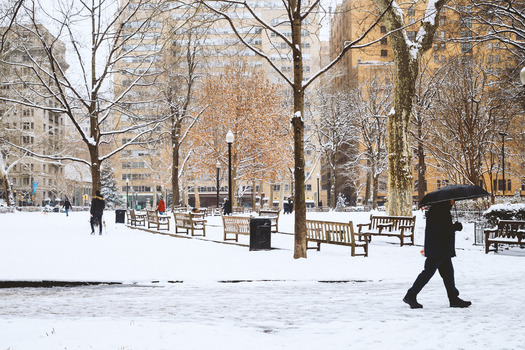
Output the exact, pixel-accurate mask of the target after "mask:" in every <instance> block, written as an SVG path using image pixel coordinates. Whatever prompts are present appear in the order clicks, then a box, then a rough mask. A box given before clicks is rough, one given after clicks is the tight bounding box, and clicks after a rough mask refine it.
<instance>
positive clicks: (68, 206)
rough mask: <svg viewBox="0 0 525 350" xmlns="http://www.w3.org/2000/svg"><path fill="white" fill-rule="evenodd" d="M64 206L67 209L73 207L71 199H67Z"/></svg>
mask: <svg viewBox="0 0 525 350" xmlns="http://www.w3.org/2000/svg"><path fill="white" fill-rule="evenodd" d="M64 208H66V209H67V210H69V209H70V208H71V203H70V202H69V201H65V202H64Z"/></svg>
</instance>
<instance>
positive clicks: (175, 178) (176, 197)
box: [171, 121, 181, 208]
mask: <svg viewBox="0 0 525 350" xmlns="http://www.w3.org/2000/svg"><path fill="white" fill-rule="evenodd" d="M172 125H173V127H172V132H171V145H172V148H173V153H172V167H171V189H172V201H173V204H172V208H174V207H178V206H179V205H180V193H179V153H180V143H179V138H180V131H181V123H180V122H176V121H173V122H172Z"/></svg>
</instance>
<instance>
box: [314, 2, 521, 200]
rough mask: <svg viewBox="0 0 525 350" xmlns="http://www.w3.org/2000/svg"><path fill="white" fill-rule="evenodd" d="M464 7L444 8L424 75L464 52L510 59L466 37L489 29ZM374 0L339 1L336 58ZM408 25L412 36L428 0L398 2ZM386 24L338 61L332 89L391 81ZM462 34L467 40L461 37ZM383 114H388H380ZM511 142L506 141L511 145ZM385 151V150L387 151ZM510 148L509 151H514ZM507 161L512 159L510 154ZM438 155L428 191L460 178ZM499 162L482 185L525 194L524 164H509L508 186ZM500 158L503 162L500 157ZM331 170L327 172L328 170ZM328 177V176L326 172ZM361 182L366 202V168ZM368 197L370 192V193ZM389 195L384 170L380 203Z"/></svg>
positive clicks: (498, 61)
mask: <svg viewBox="0 0 525 350" xmlns="http://www.w3.org/2000/svg"><path fill="white" fill-rule="evenodd" d="M464 5H465V6H458V7H457V8H456V9H452V8H448V7H447V8H445V9H444V10H443V11H442V13H441V15H440V23H439V24H440V27H439V28H438V31H437V33H436V36H435V40H434V44H433V47H432V49H431V50H429V51H428V52H427V54H426V55H425V57H424V58H423V59H422V62H423V64H424V65H425V69H424V70H423V69H422V70H421V71H423V72H424V73H423V74H427V75H429V74H435V73H437V72H439V70H440V68H442V67H443V66H444V65H445V64H446V63H447V62H448V60H449V59H450V58H453V57H463V58H464V59H467V60H469V59H472V58H473V57H480V56H483V55H485V56H486V62H488V63H489V64H492V65H493V66H492V67H499V68H503V67H504V64H506V63H508V59H506V53H505V51H503V50H499V44H498V43H497V42H485V43H479V44H477V45H474V44H473V43H472V42H468V40H466V39H468V38H469V37H471V36H472V35H473V34H472V33H473V30H477V31H480V30H481V31H483V30H487V28H481V27H479V26H478V27H476V28H473V26H476V24H475V23H474V21H473V20H472V13H471V11H472V7H471V6H469V4H468V2H465V4H464ZM374 6H375V5H374V4H373V3H372V2H371V1H369V0H359V1H349V0H345V1H343V2H342V3H341V4H340V5H338V7H337V9H336V11H335V13H334V15H333V17H332V20H331V35H330V52H331V57H332V58H334V57H335V56H336V55H337V54H338V52H339V50H340V48H341V47H343V46H344V45H345V43H348V42H351V41H354V40H356V39H357V38H358V36H359V35H360V34H361V33H362V29H363V28H365V27H366V26H369V25H370V24H371V23H372V22H373V20H374V17H369V16H370V11H369V9H370V8H373V7H374ZM400 6H401V8H402V10H403V13H404V19H405V23H406V24H413V27H408V28H407V31H406V34H407V38H408V39H414V38H415V36H416V34H417V31H418V29H419V22H418V19H420V18H421V17H422V16H423V14H424V13H425V9H426V6H427V2H424V1H420V2H417V3H415V4H413V3H409V4H408V3H407V4H400ZM386 33H387V31H386V28H385V27H384V26H383V25H381V24H379V26H378V27H376V28H374V29H373V30H372V32H371V33H370V36H369V40H368V41H370V40H379V41H378V42H377V43H375V44H373V45H371V46H369V47H366V48H363V49H361V50H351V51H350V52H349V53H348V54H347V55H346V57H345V58H344V59H343V60H342V61H341V62H340V63H339V64H338V71H339V74H340V75H339V76H338V77H337V78H335V79H334V84H333V88H334V89H349V88H352V87H355V86H362V85H363V84H366V83H367V82H368V81H370V78H371V77H374V76H375V77H381V76H383V77H384V79H383V82H384V84H385V85H390V84H392V83H393V81H391V80H390V77H391V76H392V74H391V72H392V68H393V56H392V50H391V47H390V43H389V39H388V37H384V38H382V36H383V35H384V34H386ZM451 38H460V40H456V41H455V42H454V41H451V40H450V39H451ZM461 39H463V40H461ZM382 117H385V116H382ZM507 145H508V144H507ZM384 152H386V149H385V150H384ZM510 153H511V152H509V154H510ZM507 161H509V160H508V159H507ZM417 162H418V161H417V159H416V158H414V161H413V164H414V179H416V181H415V183H414V201H417V198H418V192H417V187H418V183H417V179H418V174H417V171H416V169H417V168H416V165H417ZM436 162H437V161H436V159H434V158H433V157H432V156H431V155H429V154H427V155H426V183H425V184H424V188H425V190H426V192H430V191H433V190H436V189H438V188H440V187H442V186H444V185H447V184H449V183H454V182H455V181H460V180H456V179H453V178H451V177H450V175H447V172H446V171H441V170H439V169H440V167H439V166H437V163H436ZM497 163H498V161H497V160H496V161H495V164H494V165H493V166H494V167H495V168H496V169H497V170H496V171H495V172H494V170H493V169H485V174H486V175H484V176H483V179H482V180H481V185H482V186H484V187H485V188H486V189H487V190H488V191H489V192H491V193H493V194H494V195H498V194H503V192H502V188H506V194H507V195H512V194H515V193H518V194H521V195H522V196H523V195H525V180H524V176H525V175H524V172H523V169H521V170H520V169H519V167H520V165H518V164H515V165H512V164H507V166H506V169H507V170H506V180H505V182H506V186H504V184H503V179H502V171H501V165H500V164H497ZM499 163H501V161H499ZM327 175H328V174H327ZM323 177H324V178H328V176H323ZM361 178H362V185H361V186H358V188H356V190H357V191H358V193H357V202H358V204H368V203H363V198H365V197H366V196H365V191H366V187H367V186H365V185H364V183H365V182H366V178H367V174H366V171H363V173H362V175H361ZM369 198H370V197H369ZM385 199H386V172H384V173H383V174H382V175H381V177H380V182H379V193H378V202H379V204H380V205H381V204H384V201H385Z"/></svg>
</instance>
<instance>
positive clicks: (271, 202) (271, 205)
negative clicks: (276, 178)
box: [268, 179, 273, 209]
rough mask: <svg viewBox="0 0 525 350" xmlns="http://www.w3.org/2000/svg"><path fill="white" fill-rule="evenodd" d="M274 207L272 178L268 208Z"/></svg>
mask: <svg viewBox="0 0 525 350" xmlns="http://www.w3.org/2000/svg"><path fill="white" fill-rule="evenodd" d="M272 208H273V179H272V180H270V201H269V203H268V209H272Z"/></svg>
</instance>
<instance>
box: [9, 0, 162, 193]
mask: <svg viewBox="0 0 525 350" xmlns="http://www.w3.org/2000/svg"><path fill="white" fill-rule="evenodd" d="M58 5H59V6H55V7H54V9H55V10H54V11H51V12H46V11H47V10H46V9H45V8H39V7H38V3H35V2H33V1H31V2H28V3H27V4H25V5H24V11H25V15H26V16H27V18H29V19H30V24H27V25H23V26H21V28H22V29H23V30H24V31H25V32H28V33H30V35H31V36H32V37H34V38H35V39H36V44H37V45H38V46H39V47H40V48H41V50H42V51H43V52H44V54H45V56H44V62H41V61H40V60H39V58H37V57H34V56H33V55H32V48H31V47H25V48H24V50H25V53H26V55H27V57H28V58H29V60H30V62H31V66H30V67H29V68H30V69H31V70H32V74H31V76H32V81H31V82H28V81H25V80H24V79H21V80H20V81H19V82H18V87H19V89H18V90H17V93H16V97H13V98H5V97H0V100H4V101H6V102H9V103H16V104H19V105H23V106H27V107H32V108H36V109H40V110H42V111H44V112H45V113H52V114H64V115H66V116H67V118H68V120H69V123H71V125H72V126H73V127H74V128H75V130H76V131H77V133H78V136H79V137H80V138H81V139H82V141H83V143H84V144H85V145H86V147H87V149H88V151H89V160H85V159H82V158H79V157H73V156H69V155H64V154H36V153H34V152H30V151H28V153H30V154H31V155H33V156H38V157H40V158H44V159H52V160H66V159H67V160H72V161H77V162H83V163H85V164H87V165H89V167H90V169H91V176H92V185H93V188H92V190H93V194H95V191H98V190H100V188H101V184H100V167H101V164H102V162H103V161H105V160H106V159H108V158H110V157H112V156H113V155H115V154H117V153H118V152H120V151H121V150H123V149H124V148H125V147H127V146H129V145H130V144H133V143H137V142H146V140H144V139H143V138H142V137H143V136H144V135H147V134H148V133H149V132H151V131H152V130H154V129H155V128H156V127H157V126H158V125H159V123H161V122H162V118H158V116H151V117H150V118H148V119H146V120H139V119H136V120H138V122H137V123H134V124H132V125H131V126H128V127H123V128H115V123H114V120H113V118H115V117H116V116H122V115H124V116H126V117H128V118H133V117H134V115H133V114H132V111H131V110H130V109H129V108H127V106H129V105H127V104H126V102H127V101H126V98H127V97H128V96H129V95H130V94H131V93H132V92H133V91H135V92H136V91H137V90H134V89H138V88H144V87H145V86H147V85H149V84H151V83H149V82H148V81H147V80H146V79H144V78H145V77H146V76H147V75H148V74H149V70H148V62H152V61H153V60H151V57H152V56H154V55H155V54H156V53H158V52H160V50H161V49H162V46H163V45H162V44H163V43H159V44H158V45H156V47H157V49H156V50H157V51H158V52H154V53H153V54H151V50H150V52H149V53H148V54H147V55H142V56H141V55H140V51H139V49H140V45H141V43H143V40H144V33H145V32H147V31H148V30H151V28H154V27H155V26H156V22H155V21H154V20H153V18H155V16H156V15H157V13H158V11H160V9H161V8H160V7H159V2H158V1H147V0H138V1H117V0H91V1H88V2H77V1H68V0H63V1H59V3H58ZM57 8H59V10H56V9H57ZM43 16H46V17H47V18H48V19H49V20H50V21H51V24H49V26H50V27H53V31H54V32H56V35H51V34H49V33H48V32H47V30H46V29H45V28H44V26H42V25H41V24H40V21H39V18H42V17H43ZM83 25H85V27H84V26H83ZM86 31H87V33H89V34H88V35H86ZM64 43H65V44H67V46H68V48H70V50H71V51H70V52H69V53H68V56H67V59H68V61H69V63H70V64H71V67H72V69H68V67H69V65H68V64H66V57H65V47H64V45H65V44H64ZM137 51H139V52H138V53H137ZM130 56H133V57H134V58H135V59H138V60H139V61H140V63H139V64H141V66H142V70H141V71H140V73H139V71H137V74H134V75H132V79H131V81H129V82H128V83H127V84H126V86H125V87H124V88H123V89H120V90H118V91H116V93H115V95H113V93H112V91H111V89H110V88H111V84H112V73H113V70H114V68H115V66H116V64H118V63H119V62H121V61H122V60H123V59H125V58H126V57H128V58H129V57H130ZM2 63H4V64H7V65H10V66H23V65H24V64H23V63H20V62H2ZM144 65H145V66H146V67H144ZM149 66H151V63H149ZM28 83H30V85H29V89H27V88H26V87H27V85H28ZM16 87H17V85H15V88H16ZM50 100H52V102H51V103H47V101H50ZM44 101H46V103H44ZM85 117H87V118H89V123H90V127H89V132H87V133H86V132H84V130H83V129H82V125H81V124H80V120H81V118H85ZM131 131H136V134H135V136H134V137H133V138H131V139H130V140H129V142H127V143H125V144H123V145H119V147H116V148H115V149H110V148H109V147H106V145H108V144H109V143H110V142H111V141H112V139H113V138H114V137H115V136H117V135H120V134H124V133H128V132H131Z"/></svg>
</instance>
